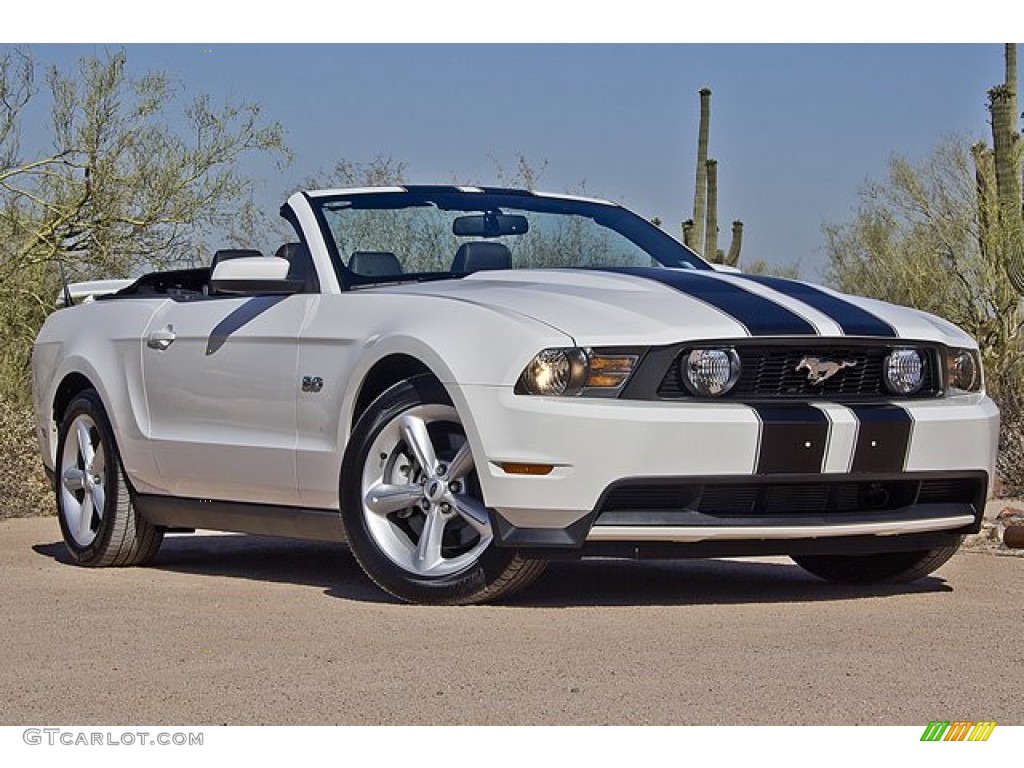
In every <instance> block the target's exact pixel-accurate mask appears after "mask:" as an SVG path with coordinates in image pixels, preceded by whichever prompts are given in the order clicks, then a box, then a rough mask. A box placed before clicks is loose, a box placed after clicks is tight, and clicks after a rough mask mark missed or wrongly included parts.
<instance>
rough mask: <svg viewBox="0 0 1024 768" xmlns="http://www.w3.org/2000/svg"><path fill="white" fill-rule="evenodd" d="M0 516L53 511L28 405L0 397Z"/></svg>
mask: <svg viewBox="0 0 1024 768" xmlns="http://www.w3.org/2000/svg"><path fill="white" fill-rule="evenodd" d="M0 488H3V489H4V492H3V493H2V494H0V520H2V519H5V518H8V517H40V516H44V515H52V514H54V503H53V492H52V491H51V490H50V485H49V483H48V482H47V480H46V475H45V474H44V473H43V464H42V462H41V461H40V460H39V450H38V448H37V447H36V438H35V431H34V427H33V422H32V408H31V407H30V406H27V405H20V404H14V403H10V402H8V401H7V400H0Z"/></svg>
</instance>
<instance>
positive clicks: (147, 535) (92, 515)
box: [57, 390, 163, 567]
mask: <svg viewBox="0 0 1024 768" xmlns="http://www.w3.org/2000/svg"><path fill="white" fill-rule="evenodd" d="M57 512H58V517H59V518H60V530H61V533H62V534H63V536H64V545H65V546H66V547H67V550H68V552H69V553H70V555H71V557H73V558H74V559H75V562H77V563H78V564H79V565H88V566H94V567H101V566H108V565H115V566H116V565H142V564H144V563H147V562H149V561H150V560H151V559H152V558H153V556H154V555H155V554H156V552H157V550H158V549H159V548H160V543H161V541H162V540H163V532H162V531H161V530H160V529H159V528H157V527H156V526H153V525H151V524H150V523H149V522H147V521H146V520H145V519H144V518H142V517H141V516H140V515H139V514H138V512H137V511H136V509H135V506H134V504H133V503H132V499H131V494H130V493H129V490H128V484H127V482H126V481H125V478H124V472H123V471H122V469H121V458H120V456H119V455H118V452H117V445H116V443H115V442H114V432H113V430H112V429H111V427H110V422H109V420H108V419H107V414H106V412H105V411H104V410H103V404H102V403H101V402H100V398H99V395H97V394H96V392H94V391H93V390H87V391H85V392H82V393H81V394H80V395H78V396H77V397H76V398H75V399H74V400H73V401H72V402H71V404H70V405H69V406H68V409H67V411H65V413H64V418H63V420H62V421H61V426H60V432H59V437H58V442H57Z"/></svg>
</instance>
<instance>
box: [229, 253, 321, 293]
mask: <svg viewBox="0 0 1024 768" xmlns="http://www.w3.org/2000/svg"><path fill="white" fill-rule="evenodd" d="M290 266H291V264H290V263H289V261H288V260H287V259H282V258H279V257H277V256H246V257H243V258H239V259H229V260H228V261H221V262H219V263H218V264H217V266H216V267H214V269H213V273H212V274H211V275H210V293H240V294H254V295H255V294H266V293H298V292H299V291H301V290H302V289H303V287H304V286H305V281H304V280H289V279H288V269H289V267H290Z"/></svg>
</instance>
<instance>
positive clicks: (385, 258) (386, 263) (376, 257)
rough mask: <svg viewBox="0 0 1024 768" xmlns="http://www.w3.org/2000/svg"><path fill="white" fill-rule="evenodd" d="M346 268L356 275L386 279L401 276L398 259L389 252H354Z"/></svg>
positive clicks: (400, 266)
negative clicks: (391, 276)
mask: <svg viewBox="0 0 1024 768" xmlns="http://www.w3.org/2000/svg"><path fill="white" fill-rule="evenodd" d="M348 268H349V269H350V270H352V271H353V272H355V273H356V274H357V275H364V276H366V277H388V276H390V275H400V274H402V265H401V263H400V262H399V261H398V257H397V256H395V254H393V253H391V252H390V251H355V252H354V253H353V254H352V257H351V258H350V259H349V260H348Z"/></svg>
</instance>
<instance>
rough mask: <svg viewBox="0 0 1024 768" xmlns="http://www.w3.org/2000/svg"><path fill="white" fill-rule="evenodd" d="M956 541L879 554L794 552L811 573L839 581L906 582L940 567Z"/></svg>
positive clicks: (865, 582)
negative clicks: (928, 547)
mask: <svg viewBox="0 0 1024 768" xmlns="http://www.w3.org/2000/svg"><path fill="white" fill-rule="evenodd" d="M961 541H963V537H962V536H961V537H960V538H959V539H957V542H956V543H955V544H950V545H949V546H945V547H937V548H935V549H925V550H918V551H913V552H882V553H879V554H877V555H791V557H792V559H793V562H795V563H796V564H797V565H799V566H800V567H801V568H803V569H804V570H805V571H807V572H808V573H812V574H814V575H815V576H817V577H819V578H822V579H825V580H826V581H834V582H838V583H840V584H906V583H908V582H911V581H916V580H917V579H921V578H924V577H925V576H927V575H928V574H930V573H932V572H933V571H936V570H938V569H939V568H940V567H941V566H942V565H943V564H944V563H945V562H946V561H947V560H949V558H951V557H952V556H953V555H954V554H955V553H956V551H957V549H959V548H960V542H961Z"/></svg>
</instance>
